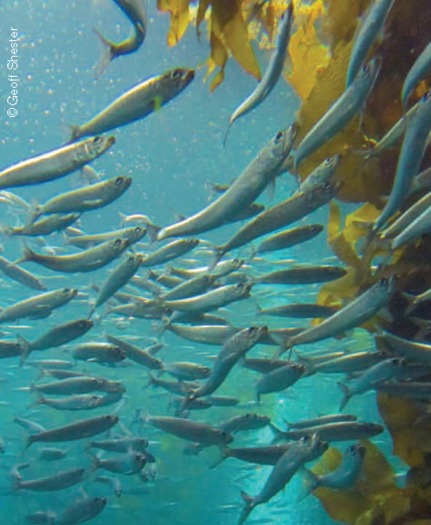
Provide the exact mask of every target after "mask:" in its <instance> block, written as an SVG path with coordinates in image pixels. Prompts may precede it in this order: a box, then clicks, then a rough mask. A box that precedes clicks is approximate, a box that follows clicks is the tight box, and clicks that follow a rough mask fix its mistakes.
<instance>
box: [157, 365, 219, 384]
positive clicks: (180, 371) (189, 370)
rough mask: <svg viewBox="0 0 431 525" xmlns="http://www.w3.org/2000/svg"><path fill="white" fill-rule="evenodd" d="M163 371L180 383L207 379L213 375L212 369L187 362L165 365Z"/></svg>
mask: <svg viewBox="0 0 431 525" xmlns="http://www.w3.org/2000/svg"><path fill="white" fill-rule="evenodd" d="M163 370H164V371H165V372H167V373H168V374H170V375H171V376H173V377H175V378H176V379H178V380H179V381H183V380H184V381H195V380H197V379H206V378H207V377H208V376H209V375H210V373H211V369H210V368H209V367H207V366H203V365H198V364H197V363H190V362H186V361H176V362H173V363H164V365H163Z"/></svg>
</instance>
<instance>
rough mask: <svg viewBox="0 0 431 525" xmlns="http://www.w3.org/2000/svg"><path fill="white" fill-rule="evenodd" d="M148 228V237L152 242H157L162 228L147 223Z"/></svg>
mask: <svg viewBox="0 0 431 525" xmlns="http://www.w3.org/2000/svg"><path fill="white" fill-rule="evenodd" d="M145 226H146V228H147V233H148V237H149V238H150V240H151V242H156V241H157V240H158V235H159V231H160V230H161V229H162V228H161V227H160V226H157V225H156V224H153V223H152V222H147V223H146V224H145Z"/></svg>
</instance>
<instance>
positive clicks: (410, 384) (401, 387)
mask: <svg viewBox="0 0 431 525" xmlns="http://www.w3.org/2000/svg"><path fill="white" fill-rule="evenodd" d="M374 389H375V390H377V392H381V393H382V394H388V395H390V396H394V397H406V398H408V399H419V400H421V399H422V400H423V399H429V398H430V396H431V382H430V381H394V382H393V383H379V384H377V385H375V387H374Z"/></svg>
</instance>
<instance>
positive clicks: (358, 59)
mask: <svg viewBox="0 0 431 525" xmlns="http://www.w3.org/2000/svg"><path fill="white" fill-rule="evenodd" d="M394 2H395V0H375V1H374V2H372V3H371V4H370V9H369V11H368V13H367V14H366V16H365V17H364V20H363V22H362V24H361V25H360V27H359V31H358V32H357V34H356V36H355V39H354V42H353V48H352V52H351V54H350V60H349V65H348V66H347V79H346V87H349V86H350V85H351V84H352V82H353V81H354V79H355V78H356V76H357V74H358V71H359V69H360V68H361V66H362V64H363V62H364V60H365V59H366V57H367V55H368V52H369V50H370V49H371V46H372V45H373V43H374V42H375V40H376V38H377V36H378V34H379V33H380V31H381V29H382V27H383V26H384V24H385V20H386V18H387V16H388V15H389V12H390V10H391V9H392V6H393V5H394Z"/></svg>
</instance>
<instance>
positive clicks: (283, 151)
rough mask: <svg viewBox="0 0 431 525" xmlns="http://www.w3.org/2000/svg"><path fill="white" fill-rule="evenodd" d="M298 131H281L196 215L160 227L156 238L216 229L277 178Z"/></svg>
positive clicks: (292, 128)
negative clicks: (227, 187) (224, 189)
mask: <svg viewBox="0 0 431 525" xmlns="http://www.w3.org/2000/svg"><path fill="white" fill-rule="evenodd" d="M296 131H297V128H296V126H291V127H290V128H288V129H287V130H284V131H279V132H278V133H277V134H276V136H275V137H274V138H273V139H272V140H271V141H270V142H269V143H268V144H266V145H265V146H264V148H263V149H262V150H261V151H260V152H259V154H258V155H257V157H256V158H254V159H253V160H252V161H251V163H250V164H249V165H248V166H247V167H246V168H245V170H244V171H243V172H242V173H241V175H240V176H239V177H238V178H237V179H235V181H234V182H233V183H232V185H231V186H229V189H228V190H227V191H225V192H224V193H223V194H222V195H220V197H219V198H218V199H216V200H215V201H214V202H212V203H211V204H210V205H209V206H207V207H206V208H204V209H203V210H201V211H200V212H198V213H196V214H195V215H192V216H191V217H189V218H187V219H185V220H183V221H180V222H177V223H175V224H172V225H171V226H167V227H165V228H163V229H161V230H160V231H159V233H158V235H157V239H158V240H162V239H165V238H167V237H180V236H184V235H194V234H196V233H202V232H206V231H209V230H213V229H215V228H218V227H219V226H222V225H223V224H225V223H226V222H227V221H228V220H229V219H230V218H231V217H234V216H235V215H237V214H238V212H239V211H240V210H242V209H244V207H246V206H248V205H249V204H251V203H252V202H253V201H254V200H255V199H256V198H257V197H258V196H259V195H260V194H261V193H262V192H263V190H264V189H265V188H266V187H267V186H268V184H270V183H271V182H273V181H274V180H275V178H276V176H277V175H278V171H279V167H280V166H281V163H282V162H283V161H284V159H285V158H286V156H287V155H288V154H289V152H290V149H291V148H292V145H293V141H294V139H295V137H296ZM259 216H260V215H258V217H259Z"/></svg>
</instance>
